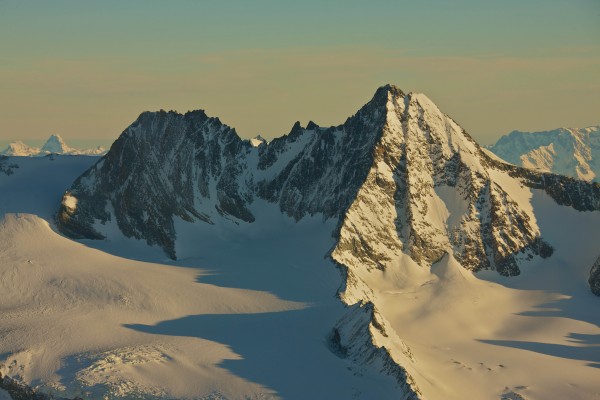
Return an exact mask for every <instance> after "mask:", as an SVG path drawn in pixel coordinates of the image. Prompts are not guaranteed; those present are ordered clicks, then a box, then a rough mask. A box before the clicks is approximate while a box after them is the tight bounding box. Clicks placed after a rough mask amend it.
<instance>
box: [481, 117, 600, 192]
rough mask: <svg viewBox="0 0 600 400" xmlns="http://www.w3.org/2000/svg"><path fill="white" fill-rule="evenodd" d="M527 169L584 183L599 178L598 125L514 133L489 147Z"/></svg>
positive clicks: (599, 140)
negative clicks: (577, 179)
mask: <svg viewBox="0 0 600 400" xmlns="http://www.w3.org/2000/svg"><path fill="white" fill-rule="evenodd" d="M488 149H489V150H490V151H492V152H494V153H495V154H496V155H498V156H499V157H501V158H502V159H504V160H506V161H508V162H510V163H512V164H515V165H520V166H523V167H526V168H532V169H537V170H540V171H547V172H554V173H558V174H562V175H567V176H572V177H574V178H579V179H584V180H587V181H590V180H595V181H598V180H599V177H600V126H590V127H587V128H559V129H555V130H551V131H543V132H520V131H513V132H511V133H509V134H508V135H505V136H503V137H501V138H500V139H499V140H498V142H496V144H494V145H492V146H490V147H489V148H488Z"/></svg>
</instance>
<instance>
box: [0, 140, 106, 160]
mask: <svg viewBox="0 0 600 400" xmlns="http://www.w3.org/2000/svg"><path fill="white" fill-rule="evenodd" d="M106 152H107V150H106V149H105V148H103V147H100V146H98V147H96V148H93V149H76V148H74V147H70V146H68V145H67V143H65V141H64V139H63V138H62V137H60V135H51V136H50V137H49V138H48V140H46V143H44V145H43V146H42V148H37V147H32V146H29V145H28V144H25V143H23V142H21V141H16V142H12V143H10V144H9V145H8V147H6V149H4V150H3V151H1V152H0V155H3V156H10V157H39V156H45V155H48V154H68V155H86V156H102V155H104V154H106Z"/></svg>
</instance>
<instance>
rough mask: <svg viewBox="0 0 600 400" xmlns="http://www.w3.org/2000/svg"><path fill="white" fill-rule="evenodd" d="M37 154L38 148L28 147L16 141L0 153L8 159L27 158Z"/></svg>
mask: <svg viewBox="0 0 600 400" xmlns="http://www.w3.org/2000/svg"><path fill="white" fill-rule="evenodd" d="M39 153H40V149H39V148H37V147H32V146H29V145H27V144H25V143H23V142H21V141H16V142H12V143H10V144H9V145H8V147H7V148H6V149H4V150H3V151H2V152H0V155H4V156H9V157H28V156H35V155H38V154H39Z"/></svg>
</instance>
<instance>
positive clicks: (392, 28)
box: [0, 0, 600, 147]
mask: <svg viewBox="0 0 600 400" xmlns="http://www.w3.org/2000/svg"><path fill="white" fill-rule="evenodd" d="M599 16H600V4H598V3H597V2H595V1H591V0H577V1H571V2H565V1H560V0H551V1H541V0H534V1H531V2H528V3H527V4H522V3H517V2H514V3H513V2H508V3H507V2H503V3H498V4H481V3H480V2H476V1H472V0H461V1H460V2H455V3H452V4H449V3H445V2H442V1H438V0H432V1H430V2H427V3H418V4H415V3H412V2H394V3H391V4H390V3H389V2H385V1H375V2H370V3H369V4H366V3H363V2H357V1H349V2H339V1H331V2H327V3H326V4H321V3H320V2H316V1H308V2H304V3H302V4H288V3H285V4H284V3H281V2H275V1H260V2H255V3H252V4H248V3H245V2H242V1H232V2H228V3H204V2H188V1H182V2H176V3H164V2H141V1H129V2H127V3H121V2H112V1H108V2H103V3H89V2H85V3H82V2H73V1H64V0H60V1H56V2H52V3H46V2H40V1H33V2H27V3H12V2H5V1H0V34H1V35H2V36H3V37H5V38H10V40H5V41H3V42H2V43H0V54H1V56H0V88H2V90H0V120H2V122H3V123H2V125H1V127H0V146H3V147H4V146H5V145H6V144H7V143H9V142H12V141H15V140H21V141H24V142H26V143H30V144H35V143H36V142H43V141H44V140H45V139H46V138H47V137H48V136H49V135H50V134H53V133H59V134H60V135H61V136H63V138H65V140H66V141H67V143H71V144H72V145H73V146H76V145H77V142H79V143H84V142H85V143H91V145H104V146H106V145H109V144H110V143H112V142H113V141H114V140H115V139H116V138H117V137H118V136H119V134H120V133H121V132H122V131H123V130H124V129H125V128H126V127H127V126H128V125H129V124H130V123H131V122H133V121H134V120H135V119H136V117H137V116H138V115H139V114H140V113H141V112H143V111H146V110H150V111H153V110H159V109H166V110H170V109H173V110H177V111H179V112H186V111H187V110H192V109H204V110H205V111H206V112H207V114H209V115H210V116H215V117H219V118H220V119H221V120H222V121H223V122H224V123H226V124H228V125H230V126H232V127H234V128H236V130H237V132H238V133H239V135H240V136H241V137H243V138H249V137H253V136H256V135H257V134H261V135H263V136H264V137H266V138H267V139H271V138H273V137H277V136H281V135H283V134H286V133H287V132H289V130H290V128H291V126H292V125H293V123H294V122H295V121H297V120H299V121H301V123H302V124H306V123H307V122H308V121H309V120H313V121H315V122H316V123H318V124H319V125H323V126H328V125H337V124H340V123H342V122H343V121H344V120H345V119H346V118H347V117H349V116H350V115H352V114H353V113H354V112H356V111H357V110H358V109H359V108H360V107H361V106H362V105H363V104H364V103H366V102H367V101H368V100H369V99H370V98H371V97H372V95H373V93H374V92H375V90H376V88H377V87H378V86H381V85H383V84H386V83H391V84H395V85H397V86H399V87H400V88H402V89H403V90H404V91H406V92H410V91H416V92H422V93H425V94H426V95H427V96H428V97H430V98H431V99H432V100H433V101H434V102H436V104H437V105H438V106H439V107H440V109H441V110H442V111H444V112H445V113H447V114H448V115H450V116H451V117H452V118H454V119H455V120H456V121H457V122H458V123H460V124H461V125H462V126H463V127H464V128H465V129H466V130H467V131H468V132H469V133H470V134H471V135H472V136H473V137H474V138H475V139H476V140H477V141H478V142H479V143H481V144H489V143H492V142H494V141H495V140H497V139H498V138H499V137H500V136H501V135H503V134H506V133H508V132H510V131H512V130H522V131H541V130H549V129H555V128H558V127H562V126H568V127H584V126H590V125H597V124H599V123H600V118H599V113H598V110H599V109H600V44H599V43H600V42H599V40H598V39H600V27H599V26H598V24H597V21H598V17H599ZM567 28H568V29H567Z"/></svg>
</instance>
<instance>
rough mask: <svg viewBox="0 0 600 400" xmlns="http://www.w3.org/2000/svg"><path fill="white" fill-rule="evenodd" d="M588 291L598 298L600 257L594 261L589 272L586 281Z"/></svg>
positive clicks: (599, 293) (599, 291)
mask: <svg viewBox="0 0 600 400" xmlns="http://www.w3.org/2000/svg"><path fill="white" fill-rule="evenodd" d="M588 283H589V284H590V289H591V290H592V293H594V294H595V295H596V296H600V257H598V259H597V260H596V262H595V263H594V265H593V266H592V269H591V270H590V278H589V279H588Z"/></svg>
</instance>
